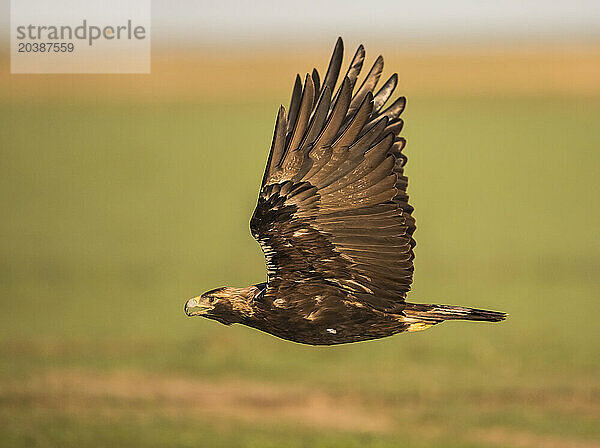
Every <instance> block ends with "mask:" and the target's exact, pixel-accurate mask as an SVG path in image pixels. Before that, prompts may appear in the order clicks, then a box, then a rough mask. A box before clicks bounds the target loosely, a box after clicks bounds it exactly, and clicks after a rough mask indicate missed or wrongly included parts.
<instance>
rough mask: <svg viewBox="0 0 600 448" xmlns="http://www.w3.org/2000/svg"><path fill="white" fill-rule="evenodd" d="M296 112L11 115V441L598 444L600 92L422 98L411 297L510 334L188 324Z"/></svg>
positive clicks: (0, 356) (2, 260) (65, 106)
mask: <svg viewBox="0 0 600 448" xmlns="http://www.w3.org/2000/svg"><path fill="white" fill-rule="evenodd" d="M280 101H281V99H279V98H272V99H271V98H269V99H267V100H264V101H261V102H243V101H240V102H239V103H231V104H216V103H215V104H212V103H211V104H202V103H192V102H187V103H182V104H172V103H168V102H163V103H154V104H149V103H142V102H140V103H135V104H130V103H122V102H116V101H115V102H108V101H96V102H92V101H89V102H69V101H68V100H65V101H64V102H62V103H57V102H47V103H31V102H29V103H24V102H19V101H16V100H15V101H13V102H10V101H8V100H5V101H3V102H0V144H1V154H2V163H1V164H0V183H1V184H2V188H1V190H0V194H1V200H2V209H3V219H2V220H1V221H0V226H1V227H0V229H1V232H0V234H1V235H2V236H1V238H2V243H1V245H0V291H1V294H2V300H1V302H0V366H1V367H0V445H3V446H10V447H30V446H36V447H56V446H60V447H99V446H120V447H129V446H131V447H133V446H148V447H163V446H171V447H199V446H207V447H238V446H239V447H280V446H290V447H388V446H404V447H419V448H420V447H447V448H450V447H472V448H475V447H495V446H502V447H505V446H516V447H551V448H552V447H561V448H564V447H566V448H571V447H584V448H589V447H599V446H600V425H599V424H598V422H599V421H600V327H599V326H598V316H599V315H600V233H599V230H598V229H600V211H599V210H598V201H599V199H598V198H599V197H600V170H599V167H600V131H599V129H600V128H599V126H598V122H599V120H600V98H588V97H583V96H582V97H493V96H490V97H460V96H457V97H446V98H436V99H434V98H430V97H416V98H412V97H409V103H408V108H407V111H406V116H405V119H406V127H405V135H406V137H407V139H408V147H407V151H406V152H407V155H408V157H409V165H408V175H409V179H410V186H409V193H410V195H411V198H412V203H413V205H414V206H415V208H416V211H415V215H416V218H417V226H418V230H417V233H416V239H417V242H418V245H417V249H416V250H417V258H416V275H415V284H414V288H413V292H412V295H411V297H412V299H413V301H423V302H437V303H449V304H460V305H466V306H476V307H481V308H489V309H494V310H499V311H506V312H508V313H510V318H509V319H508V320H507V321H506V322H504V323H502V324H475V323H446V324H444V325H440V326H437V327H435V328H432V329H430V330H428V331H426V332H422V333H417V334H411V335H398V336H396V337H392V338H388V339H385V340H379V341H373V342H367V343H360V344H353V345H346V346H338V347H320V348H315V347H308V346H302V345H297V344H293V343H290V342H285V341H282V340H278V339H276V338H274V337H271V336H269V335H266V334H262V333H259V332H257V331H255V330H252V329H249V328H245V327H240V326H233V327H225V326H222V325H220V324H218V323H214V322H211V321H208V320H204V319H188V318H186V317H185V315H184V313H183V303H184V301H185V300H186V299H187V298H189V297H191V296H193V295H196V294H199V293H201V292H203V291H205V290H207V289H210V288H213V287H217V286H223V285H227V284H230V285H237V286H242V285H246V284H250V283H256V282H260V281H263V280H264V279H265V269H264V261H263V257H262V253H261V252H260V249H259V247H258V245H257V244H256V242H255V241H254V240H253V239H252V237H251V236H250V233H249V230H248V222H249V218H250V215H251V213H252V210H253V207H254V204H255V200H256V194H257V190H258V186H259V182H260V179H261V177H262V170H263V167H264V163H265V160H266V156H267V150H268V146H269V144H270V140H271V133H272V128H273V122H274V117H275V112H276V108H277V106H278V104H279V102H280Z"/></svg>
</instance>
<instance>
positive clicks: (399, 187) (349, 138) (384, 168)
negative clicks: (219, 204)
mask: <svg viewBox="0 0 600 448" xmlns="http://www.w3.org/2000/svg"><path fill="white" fill-rule="evenodd" d="M342 58H343V43H342V40H341V38H340V39H338V41H337V43H336V45H335V49H334V51H333V55H332V57H331V61H330V63H329V67H328V69H327V72H326V75H325V77H324V78H323V82H322V84H321V82H320V77H319V74H318V72H317V71H316V70H313V71H312V74H310V75H309V74H307V75H306V77H305V80H304V83H302V81H301V78H300V76H298V77H297V78H296V82H295V85H294V89H293V93H292V99H291V102H290V106H289V109H288V112H287V113H286V110H285V109H284V108H283V106H282V107H281V108H280V109H279V113H278V114H277V121H276V124H275V132H274V136H273V141H272V144H271V151H270V153H269V158H268V161H267V166H266V169H265V173H264V176H263V180H262V185H261V189H260V193H259V198H258V204H257V206H256V209H255V210H254V214H253V215H252V219H251V221H250V228H251V230H252V234H253V235H254V237H255V238H256V239H257V241H258V242H259V244H260V246H261V248H262V249H263V252H264V254H265V257H266V260H267V271H268V282H267V283H260V284H257V285H253V286H250V287H248V288H230V287H225V288H218V289H216V290H212V291H208V292H206V293H204V294H202V295H201V296H199V297H195V298H192V299H190V300H189V301H188V302H187V303H186V307H185V310H186V313H187V314H188V315H189V316H195V315H200V316H204V317H208V318H211V319H215V320H218V321H219V322H222V323H224V324H232V323H241V324H244V325H248V326H251V327H254V328H257V329H259V330H262V331H265V332H268V333H271V334H273V335H275V336H278V337H281V338H284V339H288V340H291V341H296V342H302V343H306V344H314V345H330V344H341V343H346V342H356V341H363V340H368V339H375V338H381V337H385V336H390V335H393V334H396V333H400V332H403V331H419V330H423V329H425V328H428V327H430V326H431V325H435V324H437V323H439V322H442V321H444V320H452V319H465V320H481V321H493V322H495V321H500V320H503V319H504V318H505V316H506V315H505V314H504V313H497V312H492V311H484V310H478V309H472V308H463V307H457V306H447V305H423V304H412V303H407V302H406V301H405V298H406V294H407V292H408V291H409V289H410V285H411V283H412V277H413V258H414V252H413V249H414V247H415V240H414V239H413V233H414V231H415V228H416V227H415V220H414V218H413V217H412V216H411V213H412V211H413V208H412V206H411V205H409V203H408V195H407V193H406V188H407V185H408V179H407V178H406V176H405V175H404V166H405V164H406V161H407V159H406V156H405V155H404V154H403V152H402V151H403V149H404V147H405V144H406V141H405V140H404V139H403V138H402V137H400V135H399V134H400V131H401V130H402V126H403V121H402V119H401V118H400V115H401V114H402V112H403V110H404V107H405V104H406V99H405V98H404V97H399V98H397V99H396V100H395V101H393V102H391V104H390V105H389V106H388V107H385V104H386V103H388V102H389V99H390V96H391V95H392V93H393V92H394V90H395V88H396V86H397V83H398V77H397V75H396V74H393V75H392V76H391V77H390V78H389V79H388V80H387V81H386V82H385V83H384V84H383V86H382V87H381V88H380V89H379V90H375V89H376V86H377V84H378V81H379V78H380V76H381V72H382V70H383V58H382V57H381V56H379V57H378V58H377V59H376V61H375V63H374V64H373V66H372V68H371V70H370V71H369V72H368V74H367V76H366V77H365V79H364V80H363V81H362V83H360V84H359V83H358V82H357V78H358V75H359V73H360V72H361V68H362V65H363V62H364V59H365V51H364V48H363V46H362V45H361V46H359V47H358V50H357V51H356V53H355V55H354V57H353V59H352V61H351V63H350V66H349V68H348V70H347V72H346V74H345V75H344V76H343V77H342V80H341V83H340V84H339V86H338V87H337V89H336V84H338V78H339V74H340V69H341V65H342Z"/></svg>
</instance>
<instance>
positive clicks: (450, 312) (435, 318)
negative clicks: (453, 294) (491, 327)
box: [403, 303, 507, 331]
mask: <svg viewBox="0 0 600 448" xmlns="http://www.w3.org/2000/svg"><path fill="white" fill-rule="evenodd" d="M403 312H404V315H405V316H406V320H407V321H408V323H410V326H409V327H408V329H407V330H406V331H420V330H425V329H426V328H429V327H431V326H432V325H435V324H438V323H440V322H443V321H445V320H456V319H460V320H477V321H487V322H500V321H501V320H504V319H506V316H507V314H506V313H499V312H497V311H486V310H480V309H477V308H466V307H463V306H453V305H425V304H420V303H407V304H406V308H405V309H404V311H403Z"/></svg>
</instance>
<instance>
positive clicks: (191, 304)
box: [183, 297, 215, 317]
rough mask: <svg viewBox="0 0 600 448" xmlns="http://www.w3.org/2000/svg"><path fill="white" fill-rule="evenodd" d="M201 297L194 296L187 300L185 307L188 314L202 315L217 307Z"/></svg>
mask: <svg viewBox="0 0 600 448" xmlns="http://www.w3.org/2000/svg"><path fill="white" fill-rule="evenodd" d="M201 299H202V298H201V297H193V298H191V299H190V300H188V301H187V302H185V307H184V308H183V309H184V311H185V314H187V315H188V316H190V317H191V316H202V315H205V314H207V313H208V312H209V311H212V310H213V309H214V308H215V307H214V306H213V305H209V304H208V303H206V302H205V301H202V300H201Z"/></svg>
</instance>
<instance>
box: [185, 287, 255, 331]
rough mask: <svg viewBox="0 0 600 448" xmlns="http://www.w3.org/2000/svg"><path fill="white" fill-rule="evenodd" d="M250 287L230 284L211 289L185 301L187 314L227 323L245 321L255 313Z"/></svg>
mask: <svg viewBox="0 0 600 448" xmlns="http://www.w3.org/2000/svg"><path fill="white" fill-rule="evenodd" d="M249 289H250V288H231V287H229V286H225V287H223V288H217V289H211V290H210V291H207V292H205V293H204V294H202V295H200V296H197V297H192V298H191V299H189V300H188V301H187V302H186V303H185V307H184V310H185V314H187V315H188V316H190V317H191V316H202V317H207V318H209V319H213V320H216V321H219V322H221V323H222V324H225V325H231V324H233V323H237V322H243V321H244V320H245V319H246V318H248V317H251V316H252V315H253V314H254V309H253V308H252V304H251V300H252V298H253V295H252V291H249Z"/></svg>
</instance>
